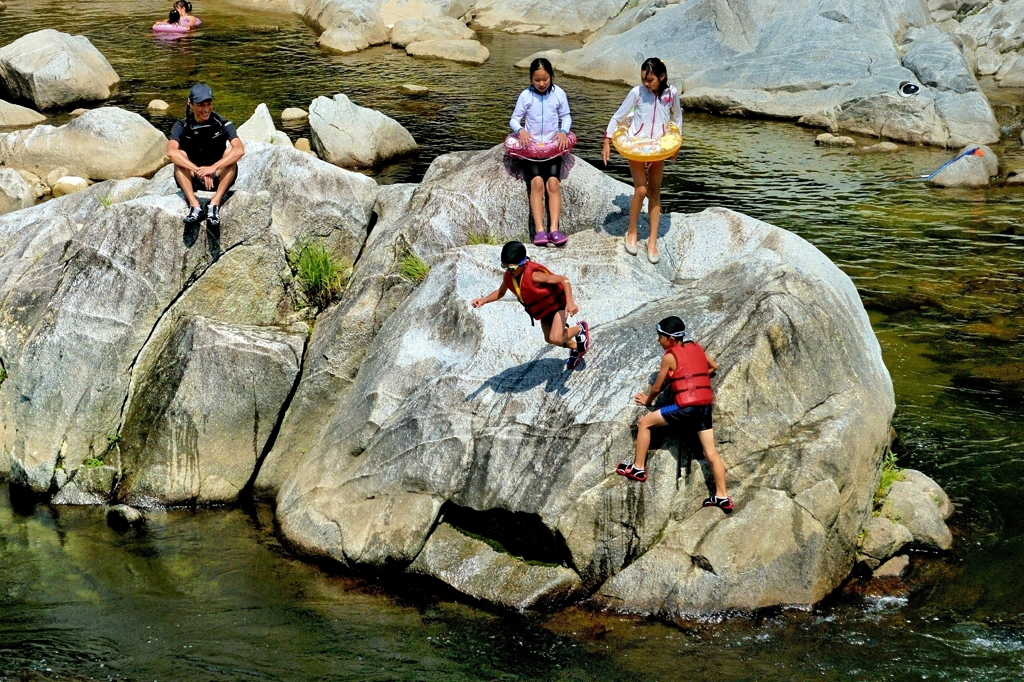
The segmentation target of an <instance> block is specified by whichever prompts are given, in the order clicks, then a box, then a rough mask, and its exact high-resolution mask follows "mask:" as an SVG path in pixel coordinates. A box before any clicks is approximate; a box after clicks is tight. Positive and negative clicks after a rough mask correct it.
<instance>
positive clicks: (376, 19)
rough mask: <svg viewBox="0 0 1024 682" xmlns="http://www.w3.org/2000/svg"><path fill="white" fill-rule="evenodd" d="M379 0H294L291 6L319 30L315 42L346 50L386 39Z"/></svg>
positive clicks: (354, 50)
mask: <svg viewBox="0 0 1024 682" xmlns="http://www.w3.org/2000/svg"><path fill="white" fill-rule="evenodd" d="M380 4H381V2H380V0H293V2H292V8H293V9H294V10H295V12H296V13H298V14H299V16H301V17H302V18H303V19H305V20H306V21H307V22H309V23H310V24H312V25H313V26H314V27H315V28H317V29H318V30H320V31H321V35H320V39H319V40H318V41H317V44H318V45H320V46H321V47H324V48H326V49H329V50H331V51H334V52H342V53H345V52H357V51H359V50H365V49H366V48H368V47H370V46H371V45H383V44H384V43H386V42H388V31H387V28H385V26H384V22H383V21H382V20H381V18H380Z"/></svg>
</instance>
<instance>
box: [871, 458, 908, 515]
mask: <svg viewBox="0 0 1024 682" xmlns="http://www.w3.org/2000/svg"><path fill="white" fill-rule="evenodd" d="M906 477H907V475H906V474H904V473H903V469H901V468H900V467H899V466H897V464H896V453H894V452H893V451H892V450H889V451H887V452H886V453H885V457H884V458H883V459H882V478H881V480H879V482H878V490H876V491H875V507H876V508H877V509H879V510H880V509H881V507H882V505H883V504H884V502H885V496H886V495H888V494H889V489H890V488H892V484H893V483H895V482H896V481H902V480H904V479H905V478H906Z"/></svg>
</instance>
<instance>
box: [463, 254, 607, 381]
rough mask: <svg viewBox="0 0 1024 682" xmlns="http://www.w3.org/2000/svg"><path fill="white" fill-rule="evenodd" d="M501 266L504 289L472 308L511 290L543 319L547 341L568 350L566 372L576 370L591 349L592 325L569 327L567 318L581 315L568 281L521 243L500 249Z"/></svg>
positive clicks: (534, 315) (475, 302)
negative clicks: (536, 260)
mask: <svg viewBox="0 0 1024 682" xmlns="http://www.w3.org/2000/svg"><path fill="white" fill-rule="evenodd" d="M501 267H502V268H504V269H505V275H504V278H503V279H502V282H501V286H500V287H498V288H497V289H496V290H494V291H492V292H491V293H489V294H487V295H486V296H484V297H483V298H476V299H473V302H472V304H471V305H472V306H473V307H474V308H479V307H480V306H482V305H486V304H488V303H493V302H494V301H497V300H498V299H499V298H501V297H502V296H504V295H505V292H506V291H508V290H509V289H511V290H512V291H513V292H514V293H515V295H516V298H518V299H519V302H520V303H522V304H523V307H524V308H526V312H527V313H528V314H529V315H530V318H531V321H532V320H540V327H541V329H542V330H543V331H544V340H545V341H547V342H548V343H550V344H551V345H552V346H560V347H562V348H568V349H569V359H568V360H567V361H566V363H565V366H566V368H567V369H576V367H578V366H579V364H580V361H581V359H582V358H583V354H584V353H586V352H587V350H589V349H590V325H588V324H587V322H586V320H581V321H580V323H579V324H577V325H575V326H573V327H570V326H569V324H568V323H567V322H566V319H568V317H570V316H572V315H575V314H576V313H578V312H579V308H578V307H577V306H576V302H575V301H574V300H573V298H572V285H570V284H569V278H567V277H562V276H561V275H556V274H554V273H553V272H551V271H550V270H548V269H547V268H546V267H544V266H543V265H541V264H540V263H534V262H533V261H531V260H530V259H529V258H527V256H526V247H525V246H523V245H522V243H521V242H509V243H507V244H505V246H504V247H502V249H501Z"/></svg>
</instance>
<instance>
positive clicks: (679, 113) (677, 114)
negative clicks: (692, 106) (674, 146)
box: [671, 88, 683, 132]
mask: <svg viewBox="0 0 1024 682" xmlns="http://www.w3.org/2000/svg"><path fill="white" fill-rule="evenodd" d="M672 94H673V95H674V96H673V97H672V111H671V115H672V122H673V123H675V124H676V127H677V128H679V131H680V132H682V130H683V103H682V102H680V101H679V89H678V88H672Z"/></svg>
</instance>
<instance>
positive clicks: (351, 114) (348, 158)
mask: <svg viewBox="0 0 1024 682" xmlns="http://www.w3.org/2000/svg"><path fill="white" fill-rule="evenodd" d="M309 128H310V133H311V136H312V142H313V148H314V149H315V150H316V151H317V153H318V154H319V155H320V158H322V159H323V160H324V161H327V162H329V163H333V164H335V165H338V166H346V167H349V168H371V167H373V166H377V165H380V164H381V163H383V162H384V161H387V160H388V159H392V158H394V157H397V156H401V155H403V154H409V153H411V152H414V151H416V149H417V147H418V145H417V144H416V140H414V139H413V137H412V135H411V134H410V133H409V131H408V130H406V129H405V128H403V127H402V124H400V123H399V122H398V121H396V120H395V119H393V118H391V117H390V116H385V115H384V114H382V113H380V112H379V111H376V110H374V109H367V108H365V107H361V106H359V105H357V104H355V103H354V102H352V101H351V100H349V98H348V97H346V96H345V95H341V94H338V95H335V96H334V98H333V99H328V98H326V97H317V98H316V99H315V100H313V103H312V104H310V105H309Z"/></svg>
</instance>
